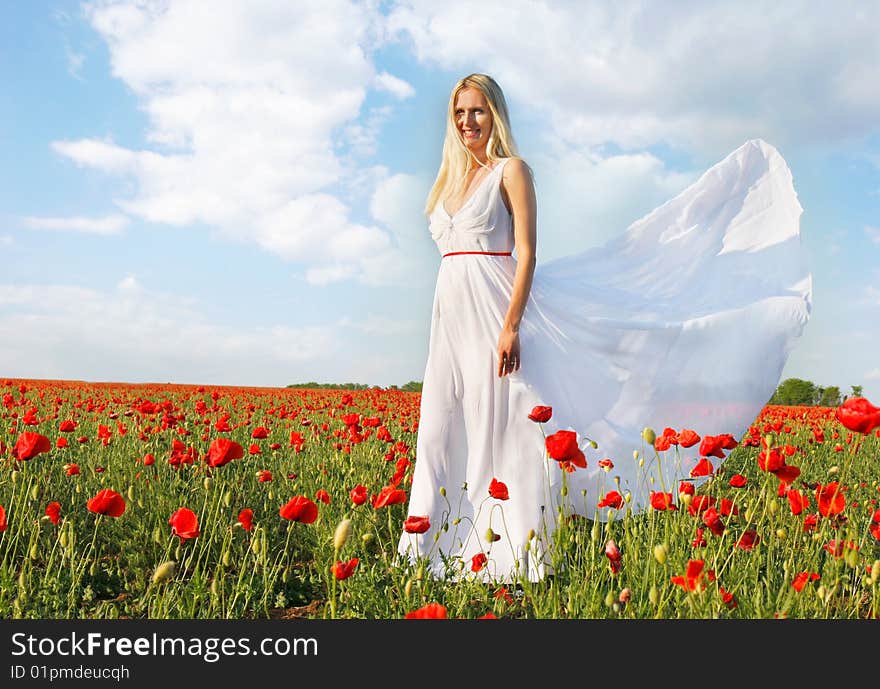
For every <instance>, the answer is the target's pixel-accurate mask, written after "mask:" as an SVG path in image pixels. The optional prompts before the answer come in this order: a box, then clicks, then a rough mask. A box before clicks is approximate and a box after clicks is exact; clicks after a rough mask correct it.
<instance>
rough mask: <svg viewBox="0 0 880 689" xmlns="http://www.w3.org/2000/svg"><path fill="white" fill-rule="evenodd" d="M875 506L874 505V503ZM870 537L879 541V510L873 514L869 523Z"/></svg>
mask: <svg viewBox="0 0 880 689" xmlns="http://www.w3.org/2000/svg"><path fill="white" fill-rule="evenodd" d="M875 504H876V503H875ZM868 530H869V531H870V532H871V535H872V536H873V537H874V538H876V539H877V540H878V541H880V510H877V511H876V512H874V514H873V515H872V517H871V523H870V524H869V525H868Z"/></svg>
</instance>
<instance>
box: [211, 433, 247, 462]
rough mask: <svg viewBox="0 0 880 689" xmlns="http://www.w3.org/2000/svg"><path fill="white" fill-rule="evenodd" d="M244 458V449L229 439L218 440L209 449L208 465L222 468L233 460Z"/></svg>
mask: <svg viewBox="0 0 880 689" xmlns="http://www.w3.org/2000/svg"><path fill="white" fill-rule="evenodd" d="M242 457H244V448H242V446H241V445H239V444H238V443H237V442H235V441H234V440H229V439H228V438H217V439H216V440H214V442H212V443H211V447H209V448H208V465H209V466H211V467H222V466H223V465H224V464H229V462H231V461H232V460H233V459H241V458H242Z"/></svg>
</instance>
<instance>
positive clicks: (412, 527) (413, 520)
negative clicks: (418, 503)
mask: <svg viewBox="0 0 880 689" xmlns="http://www.w3.org/2000/svg"><path fill="white" fill-rule="evenodd" d="M430 528H431V520H430V519H429V518H428V517H416V516H409V517H407V518H406V521H405V522H403V530H404V531H406V532H407V533H425V531H427V530H428V529H430Z"/></svg>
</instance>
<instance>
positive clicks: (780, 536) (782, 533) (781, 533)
mask: <svg viewBox="0 0 880 689" xmlns="http://www.w3.org/2000/svg"><path fill="white" fill-rule="evenodd" d="M787 535H788V534H787V533H786V531H785V529H776V538H778V539H780V540H781V539H783V538H785V537H786V536H787Z"/></svg>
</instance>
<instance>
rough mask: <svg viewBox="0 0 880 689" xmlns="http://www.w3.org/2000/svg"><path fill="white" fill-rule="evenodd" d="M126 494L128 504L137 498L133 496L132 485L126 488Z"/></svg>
mask: <svg viewBox="0 0 880 689" xmlns="http://www.w3.org/2000/svg"><path fill="white" fill-rule="evenodd" d="M126 494H127V495H128V499H129V501H130V502H134V501H135V500H136V499H137V496H136V495H135V494H134V486H133V485H131V486H129V487H128V490H127V491H126Z"/></svg>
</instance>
